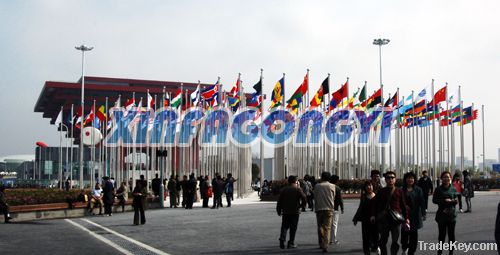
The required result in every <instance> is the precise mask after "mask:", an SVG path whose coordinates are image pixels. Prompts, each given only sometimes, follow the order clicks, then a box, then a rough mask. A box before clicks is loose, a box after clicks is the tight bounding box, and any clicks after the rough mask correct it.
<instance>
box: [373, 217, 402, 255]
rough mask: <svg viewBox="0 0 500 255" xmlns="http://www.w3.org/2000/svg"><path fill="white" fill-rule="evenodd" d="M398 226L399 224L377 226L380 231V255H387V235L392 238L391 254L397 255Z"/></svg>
mask: <svg viewBox="0 0 500 255" xmlns="http://www.w3.org/2000/svg"><path fill="white" fill-rule="evenodd" d="M400 226H401V224H383V225H382V224H379V226H378V228H379V231H380V241H379V247H380V252H381V254H382V255H386V254H387V241H389V233H390V234H391V236H392V243H391V254H392V255H395V254H398V250H399V244H398V239H399V229H400Z"/></svg>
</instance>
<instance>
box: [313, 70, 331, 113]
mask: <svg viewBox="0 0 500 255" xmlns="http://www.w3.org/2000/svg"><path fill="white" fill-rule="evenodd" d="M329 83H330V78H329V77H327V78H326V79H325V80H324V81H323V82H322V83H321V86H320V87H319V89H318V91H317V92H316V94H315V95H314V97H313V99H312V100H311V104H310V105H311V107H312V108H314V107H318V106H319V105H320V104H321V103H322V102H323V99H324V97H325V95H326V94H328V93H330V91H329V90H330V84H329Z"/></svg>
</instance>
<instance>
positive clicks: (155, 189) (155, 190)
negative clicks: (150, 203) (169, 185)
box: [151, 174, 161, 197]
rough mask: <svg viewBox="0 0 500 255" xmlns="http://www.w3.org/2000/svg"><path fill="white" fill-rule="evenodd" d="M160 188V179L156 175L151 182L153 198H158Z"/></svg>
mask: <svg viewBox="0 0 500 255" xmlns="http://www.w3.org/2000/svg"><path fill="white" fill-rule="evenodd" d="M160 186H161V179H160V178H159V177H158V174H156V175H155V178H154V179H153V180H151V189H152V190H153V193H154V195H155V197H158V196H160Z"/></svg>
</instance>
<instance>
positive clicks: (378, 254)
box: [377, 247, 382, 255]
mask: <svg viewBox="0 0 500 255" xmlns="http://www.w3.org/2000/svg"><path fill="white" fill-rule="evenodd" d="M380 253H382V252H381V251H380V247H378V248H377V255H380Z"/></svg>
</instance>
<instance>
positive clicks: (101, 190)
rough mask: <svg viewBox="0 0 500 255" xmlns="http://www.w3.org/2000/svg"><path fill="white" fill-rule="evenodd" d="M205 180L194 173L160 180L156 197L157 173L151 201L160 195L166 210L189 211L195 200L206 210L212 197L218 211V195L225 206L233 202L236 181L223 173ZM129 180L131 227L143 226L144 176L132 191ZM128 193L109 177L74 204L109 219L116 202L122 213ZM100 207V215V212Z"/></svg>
mask: <svg viewBox="0 0 500 255" xmlns="http://www.w3.org/2000/svg"><path fill="white" fill-rule="evenodd" d="M209 180H210V179H209V176H208V175H205V176H199V177H198V178H197V179H196V178H195V175H194V174H190V175H189V177H188V176H187V175H184V176H183V177H182V180H179V177H178V176H176V175H171V176H170V178H169V179H165V180H163V185H164V187H165V188H164V193H163V194H160V193H161V188H160V186H161V184H162V181H161V179H160V178H159V177H158V174H156V176H155V178H154V179H152V181H151V190H152V192H153V194H152V195H153V196H154V197H155V198H159V197H160V195H162V196H163V198H164V199H166V198H167V196H168V197H169V199H168V201H169V204H170V208H178V207H182V208H185V209H193V204H194V202H195V201H197V200H198V198H199V199H200V200H202V208H208V207H209V205H208V203H209V199H210V198H212V197H213V206H212V207H211V208H212V209H218V208H221V207H224V205H223V202H222V196H223V195H224V194H225V196H226V202H227V204H226V207H231V202H232V201H233V200H234V183H235V182H236V181H237V179H235V178H234V177H233V176H232V174H231V173H229V174H227V176H226V177H224V178H223V177H222V176H221V175H220V174H218V173H217V174H216V176H215V178H213V179H212V180H211V182H210V181H209ZM131 181H132V179H131V180H130V181H129V183H128V184H129V188H130V192H131V194H132V197H133V200H132V207H133V208H134V224H135V225H138V224H139V218H140V224H145V223H146V218H145V215H144V209H145V208H146V207H147V205H146V201H147V199H146V198H147V196H148V195H149V193H148V191H147V185H148V184H147V182H146V180H145V179H144V175H141V176H140V179H139V180H137V181H136V183H135V186H134V188H133V189H132V182H131ZM128 191H129V190H128V189H127V183H126V182H122V183H121V184H120V186H119V187H118V188H117V187H116V185H115V182H114V179H113V178H109V177H103V178H102V182H97V183H96V184H95V187H94V188H93V189H92V190H91V193H90V196H87V195H86V194H85V191H83V190H82V193H81V194H80V195H79V197H78V198H77V199H76V200H75V201H80V202H88V213H89V214H91V215H96V214H95V213H94V208H99V213H98V215H107V216H112V215H113V213H112V207H113V205H114V204H115V200H118V206H120V207H121V209H122V212H124V211H125V205H126V201H127V200H128ZM198 191H199V193H198ZM181 194H182V201H181ZM103 208H104V214H103V212H102V209H103Z"/></svg>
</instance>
